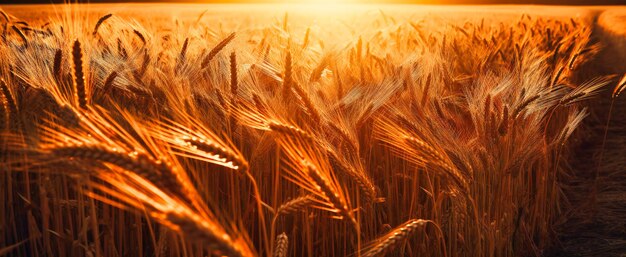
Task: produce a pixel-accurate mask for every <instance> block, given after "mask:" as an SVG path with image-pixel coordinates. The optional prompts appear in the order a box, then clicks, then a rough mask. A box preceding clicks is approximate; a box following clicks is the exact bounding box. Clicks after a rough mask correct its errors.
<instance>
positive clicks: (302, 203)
mask: <svg viewBox="0 0 626 257" xmlns="http://www.w3.org/2000/svg"><path fill="white" fill-rule="evenodd" d="M312 203H313V197H312V196H310V195H303V196H300V197H297V198H294V199H291V200H289V201H287V202H285V203H283V204H281V205H280V206H279V207H278V209H276V215H287V214H290V213H294V212H297V211H299V210H302V209H304V208H305V207H307V206H309V205H311V204H312Z"/></svg>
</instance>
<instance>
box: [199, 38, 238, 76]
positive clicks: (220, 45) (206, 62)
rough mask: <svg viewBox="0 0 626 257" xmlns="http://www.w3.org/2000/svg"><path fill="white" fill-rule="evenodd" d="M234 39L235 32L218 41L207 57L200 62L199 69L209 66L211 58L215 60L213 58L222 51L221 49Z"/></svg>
mask: <svg viewBox="0 0 626 257" xmlns="http://www.w3.org/2000/svg"><path fill="white" fill-rule="evenodd" d="M234 38H235V32H233V33H231V34H230V35H228V37H226V38H225V39H223V40H222V41H220V42H219V43H218V44H217V45H215V47H213V49H211V51H209V53H208V54H207V56H206V57H204V60H202V64H201V68H202V69H204V68H206V67H207V66H209V62H211V60H213V58H215V56H216V55H217V54H218V53H219V52H220V51H222V49H223V48H224V47H226V45H228V43H230V41H232V40H233V39H234Z"/></svg>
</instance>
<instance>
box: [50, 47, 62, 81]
mask: <svg viewBox="0 0 626 257" xmlns="http://www.w3.org/2000/svg"><path fill="white" fill-rule="evenodd" d="M62 63H63V51H62V50H61V49H57V50H56V52H55V53H54V63H53V64H52V74H53V75H54V77H55V79H57V80H60V79H61V65H62Z"/></svg>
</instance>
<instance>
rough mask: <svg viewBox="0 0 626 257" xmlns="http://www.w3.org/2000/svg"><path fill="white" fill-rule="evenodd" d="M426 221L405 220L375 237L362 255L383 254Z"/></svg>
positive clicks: (373, 256) (368, 256) (372, 256)
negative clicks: (387, 231) (380, 235)
mask: <svg viewBox="0 0 626 257" xmlns="http://www.w3.org/2000/svg"><path fill="white" fill-rule="evenodd" d="M427 222H428V221H426V220H421V219H413V220H409V221H407V222H405V223H404V224H402V225H400V226H398V227H396V228H395V229H393V230H392V231H390V232H389V233H387V234H386V235H384V236H382V237H380V238H378V239H375V240H374V241H373V242H374V244H373V245H372V246H371V247H369V248H368V249H367V250H366V251H365V252H364V253H362V254H361V256H362V257H375V256H384V255H385V254H386V253H388V252H390V251H391V250H393V249H394V248H395V247H397V246H398V245H400V244H401V243H402V242H403V241H405V240H406V239H408V238H409V237H410V236H411V235H412V234H413V233H415V231H416V230H417V228H419V227H421V226H423V225H424V224H426V223H427Z"/></svg>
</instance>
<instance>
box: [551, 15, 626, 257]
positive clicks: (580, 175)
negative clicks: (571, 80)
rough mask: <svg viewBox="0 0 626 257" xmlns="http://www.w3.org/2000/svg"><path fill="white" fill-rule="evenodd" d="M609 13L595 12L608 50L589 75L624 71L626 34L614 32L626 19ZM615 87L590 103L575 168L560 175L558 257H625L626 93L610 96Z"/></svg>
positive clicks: (623, 24) (600, 39) (591, 65)
mask: <svg viewBox="0 0 626 257" xmlns="http://www.w3.org/2000/svg"><path fill="white" fill-rule="evenodd" d="M622 13H623V14H626V12H622ZM605 14H606V13H605ZM605 14H600V15H599V16H597V17H598V18H599V19H596V20H597V22H596V31H595V32H594V33H595V35H597V36H598V40H599V41H600V42H602V44H604V51H603V52H602V53H601V54H600V55H599V56H598V58H597V60H596V61H594V62H593V63H590V65H589V66H588V67H586V71H587V72H589V74H585V76H594V75H605V74H624V73H625V72H626V55H624V51H626V48H624V43H626V34H623V32H621V33H620V32H616V30H615V29H616V28H619V27H620V26H626V21H624V20H623V19H622V20H621V23H622V24H615V21H616V19H613V18H611V19H610V20H608V19H607V17H606V16H602V15H605ZM606 15H608V14H606ZM611 15H614V14H611ZM609 23H610V27H607V26H608V25H607V24H609ZM619 31H624V30H623V29H621V28H620V29H619ZM612 86H613V85H612ZM612 89H613V88H612V87H611V88H608V89H607V90H606V91H605V93H604V94H602V95H601V96H600V97H598V98H596V99H595V100H594V101H593V102H591V103H589V108H590V112H591V115H590V117H589V118H588V119H587V120H586V123H585V125H584V128H583V129H582V130H583V131H582V132H581V133H582V139H581V141H580V142H579V143H580V145H579V146H578V148H577V150H576V151H574V153H573V154H572V160H570V165H571V168H572V172H571V173H570V174H567V175H563V178H562V181H563V182H564V192H563V193H564V194H565V196H566V199H565V200H564V201H563V202H562V206H563V208H564V209H565V210H566V211H567V212H566V216H565V218H564V219H563V220H562V224H561V225H560V226H559V227H558V233H559V236H560V240H561V243H562V247H563V252H561V253H560V254H558V255H557V256H619V257H623V256H626V115H625V114H624V110H626V95H622V96H621V97H618V98H616V99H612V98H611V91H612ZM611 104H613V107H612V109H613V110H612V115H611V116H610V117H611V118H610V125H609V127H608V130H606V128H607V126H606V125H607V119H608V117H609V112H610V109H611ZM605 130H606V132H607V135H606V138H607V139H606V140H604V138H605V135H604V133H605Z"/></svg>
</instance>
